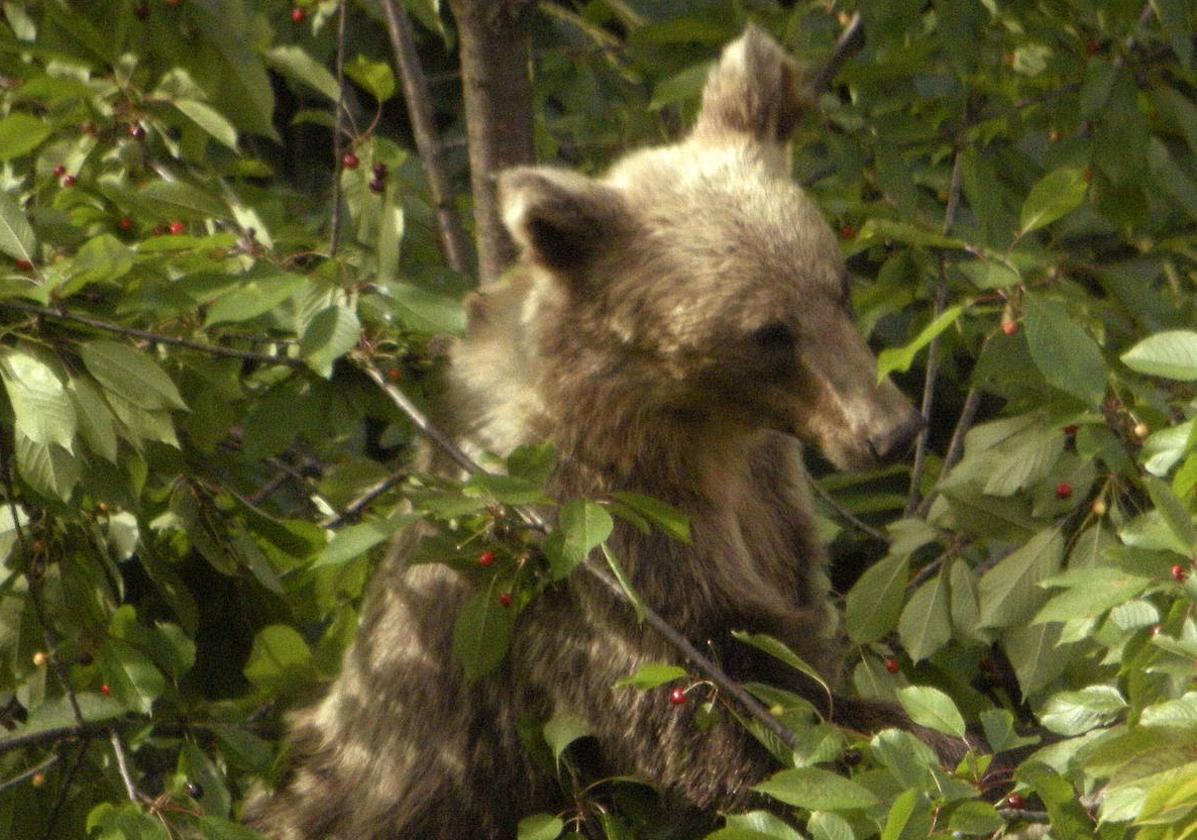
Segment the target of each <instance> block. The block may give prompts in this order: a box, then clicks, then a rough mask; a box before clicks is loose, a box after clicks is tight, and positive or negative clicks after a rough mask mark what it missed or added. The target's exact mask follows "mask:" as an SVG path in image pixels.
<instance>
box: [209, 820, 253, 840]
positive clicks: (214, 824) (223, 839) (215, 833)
mask: <svg viewBox="0 0 1197 840" xmlns="http://www.w3.org/2000/svg"><path fill="white" fill-rule="evenodd" d="M199 827H200V831H202V832H203V836H204V838H205V840H264V838H263V837H262V835H261V834H258V832H256V831H254V830H253V829H250V828H246V827H245V826H243V825H240V824H238V823H235V822H229V821H228V820H226V819H224V818H223V817H214V816H212V815H211V814H205V815H204V816H202V817H200V818H199Z"/></svg>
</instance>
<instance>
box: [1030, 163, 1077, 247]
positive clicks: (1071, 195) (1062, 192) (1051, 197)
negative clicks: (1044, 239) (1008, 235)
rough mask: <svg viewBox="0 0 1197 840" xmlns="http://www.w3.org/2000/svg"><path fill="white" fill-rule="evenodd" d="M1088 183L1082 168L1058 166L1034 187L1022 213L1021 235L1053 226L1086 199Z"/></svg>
mask: <svg viewBox="0 0 1197 840" xmlns="http://www.w3.org/2000/svg"><path fill="white" fill-rule="evenodd" d="M1087 189H1088V184H1086V183H1085V176H1084V173H1083V172H1082V171H1081V170H1080V169H1073V168H1063V169H1057V170H1056V171H1055V172H1051V173H1049V174H1047V175H1045V176H1044V177H1043V178H1042V179H1041V180H1040V181H1039V183H1037V184H1035V186H1034V187H1032V188H1031V192H1030V193H1029V194H1028V195H1027V198H1026V200H1025V201H1024V202H1023V205H1022V211H1021V212H1020V213H1019V228H1020V229H1019V236H1025V235H1026V234H1028V233H1030V232H1031V231H1033V230H1038V229H1039V228H1041V227H1045V226H1047V225H1050V224H1051V223H1052V222H1054V221H1056V220H1057V219H1059V218H1061V217H1063V216H1065V215H1067V214H1069V213H1071V212H1072V211H1073V210H1075V209H1076V208H1078V207H1080V206H1081V203H1082V202H1083V201H1084V200H1085V193H1086V191H1087Z"/></svg>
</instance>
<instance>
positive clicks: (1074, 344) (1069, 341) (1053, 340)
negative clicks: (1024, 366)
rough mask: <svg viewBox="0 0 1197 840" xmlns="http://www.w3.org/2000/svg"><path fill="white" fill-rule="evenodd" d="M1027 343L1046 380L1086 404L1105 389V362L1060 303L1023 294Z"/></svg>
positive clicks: (1094, 403)
mask: <svg viewBox="0 0 1197 840" xmlns="http://www.w3.org/2000/svg"><path fill="white" fill-rule="evenodd" d="M1026 327H1027V330H1026V332H1027V344H1028V346H1029V347H1030V351H1031V358H1032V359H1033V360H1034V362H1035V367H1037V368H1039V371H1040V373H1042V374H1043V378H1044V379H1046V380H1047V382H1048V384H1049V385H1051V386H1053V387H1055V388H1059V389H1060V390H1061V391H1063V392H1064V393H1066V394H1071V395H1073V396H1074V397H1076V398H1077V399H1079V400H1081V401H1082V402H1084V403H1087V404H1088V405H1090V406H1097V405H1100V404H1101V401H1102V399H1103V397H1105V393H1106V364H1105V360H1104V359H1102V356H1101V350H1100V349H1099V348H1098V346H1097V343H1096V342H1095V341H1094V340H1093V339H1092V338H1090V336H1089V333H1087V332H1086V331H1085V329H1084V328H1083V327H1082V326H1081V325H1080V324H1079V323H1077V321H1076V320H1075V319H1074V318H1073V317H1072V316H1071V315H1070V314H1069V313H1068V311H1067V310H1066V309H1064V307H1063V306H1061V305H1060V304H1058V303H1056V302H1055V301H1052V300H1048V299H1046V298H1043V297H1041V296H1039V295H1027V297H1026Z"/></svg>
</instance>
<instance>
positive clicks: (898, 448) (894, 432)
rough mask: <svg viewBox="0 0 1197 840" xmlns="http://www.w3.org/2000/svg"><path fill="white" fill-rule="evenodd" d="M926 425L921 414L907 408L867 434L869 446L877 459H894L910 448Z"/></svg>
mask: <svg viewBox="0 0 1197 840" xmlns="http://www.w3.org/2000/svg"><path fill="white" fill-rule="evenodd" d="M926 425H927V421H926V420H924V419H923V415H921V414H919V413H918V412H917V411H915V410H914V408H913V407H911V408H908V409H907V410H906V411H904V412H902V415H901V417H899V418H896V419H895V420H894V421H893V422H891V423H889V424H887V425H886V426H885V428H883V429H880V430H878V431H877V432H876V433H874V434H872V435H870V436H869V448H870V449H872V450H873V455H874V457H876V459H877V460H878V461H895V460H897V459H899V458H901V457H902V456H903V455H905V454H906V453H907V452H908V451H909V450H910V444H911V443H913V442H914V439H915V437H916V436H917V435H918V433H919V432H921V431H922V430H923V428H924V427H925V426H926Z"/></svg>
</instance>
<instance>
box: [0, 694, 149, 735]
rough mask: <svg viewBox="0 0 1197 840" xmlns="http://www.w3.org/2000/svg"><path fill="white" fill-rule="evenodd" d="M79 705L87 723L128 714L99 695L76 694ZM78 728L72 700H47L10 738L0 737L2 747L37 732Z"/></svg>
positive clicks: (123, 708)
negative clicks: (8, 740)
mask: <svg viewBox="0 0 1197 840" xmlns="http://www.w3.org/2000/svg"><path fill="white" fill-rule="evenodd" d="M75 700H76V701H77V702H78V704H79V711H80V713H81V714H82V715H83V720H84V721H86V722H87V723H103V722H104V721H109V720H116V719H117V718H120V717H123V716H124V715H125V712H126V711H127V710H126V709H125V707H124V706H122V705H121V704H120V703H118V702H117V701H116V700H114V699H113V698H111V697H106V696H104V695H103V694H100V693H99V692H96V691H80V692H77V693H76V694H75ZM75 725H76V721H75V709H74V707H73V706H72V705H71V702H70V698H68V697H67V696H66V695H63V696H61V697H55V698H54V699H52V700H47V701H46V702H44V703H42V704H41V705H40V706H38V707H36V708H34V709H32V710H30V712H29V718H28V719H27V720H26V721H25V723H24V724H23V725H22V726H20V727H18V728H16V729H14V730H13V732H12V734H11V736H10V735H8V734H7V733H4V734H0V746H2V745H3V744H4V742H5V740H7V739H8V738H10V737H11V738H21V737H23V736H25V735H32V734H34V733H37V732H48V731H49V730H51V729H63V728H68V727H73V726H75Z"/></svg>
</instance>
